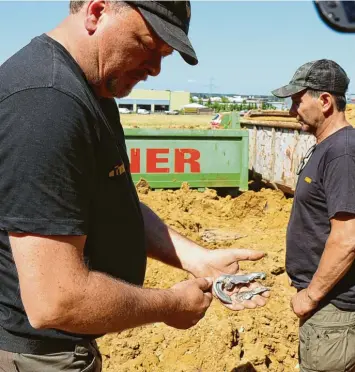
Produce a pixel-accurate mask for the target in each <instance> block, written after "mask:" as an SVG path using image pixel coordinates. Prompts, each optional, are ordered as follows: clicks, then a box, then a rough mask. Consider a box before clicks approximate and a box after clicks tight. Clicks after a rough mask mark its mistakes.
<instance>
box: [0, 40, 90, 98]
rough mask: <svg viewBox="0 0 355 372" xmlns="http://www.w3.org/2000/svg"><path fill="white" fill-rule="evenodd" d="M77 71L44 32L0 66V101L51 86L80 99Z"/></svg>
mask: <svg viewBox="0 0 355 372" xmlns="http://www.w3.org/2000/svg"><path fill="white" fill-rule="evenodd" d="M79 75H80V74H79V73H78V71H74V70H73V67H72V66H71V65H70V63H68V60H67V59H66V58H65V56H63V54H62V53H60V50H58V48H56V47H55V45H54V44H53V43H51V42H48V37H47V39H46V38H45V35H41V36H39V37H36V38H34V39H32V40H31V42H30V43H28V44H27V45H25V46H24V47H23V48H22V49H20V50H19V51H18V52H16V53H15V54H14V55H13V56H11V57H10V58H9V59H8V60H7V61H6V62H4V63H3V65H1V66H0V81H1V86H0V102H1V101H3V100H5V99H6V98H8V97H10V96H11V95H13V94H16V93H18V92H23V91H26V90H28V91H30V90H32V89H41V88H46V89H48V88H54V89H57V90H59V91H62V92H64V93H71V95H72V96H73V97H75V96H76V97H79V98H81V100H83V97H85V95H84V94H82V92H83V90H84V89H83V87H82V82H81V81H80V76H79Z"/></svg>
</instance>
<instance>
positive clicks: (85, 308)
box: [39, 272, 176, 334]
mask: <svg viewBox="0 0 355 372" xmlns="http://www.w3.org/2000/svg"><path fill="white" fill-rule="evenodd" d="M68 299H69V301H68V300H67V301H66V303H64V304H62V306H60V309H57V310H56V312H54V313H53V315H54V317H53V318H52V319H47V320H46V321H45V324H41V325H40V327H39V328H56V329H60V330H63V331H67V332H73V333H81V334H103V333H111V332H120V331H123V330H125V329H129V328H133V327H137V326H141V325H143V324H148V323H155V322H164V321H165V319H167V317H169V316H171V314H172V313H173V312H174V310H175V302H176V300H175V299H174V297H173V295H172V293H171V291H169V290H156V289H143V288H140V287H136V286H132V285H129V284H127V283H124V282H121V281H118V280H116V279H114V278H111V277H109V276H107V275H105V274H101V273H98V272H89V273H88V277H87V280H86V281H85V282H82V283H77V285H76V287H75V290H74V291H73V295H72V296H70V297H68Z"/></svg>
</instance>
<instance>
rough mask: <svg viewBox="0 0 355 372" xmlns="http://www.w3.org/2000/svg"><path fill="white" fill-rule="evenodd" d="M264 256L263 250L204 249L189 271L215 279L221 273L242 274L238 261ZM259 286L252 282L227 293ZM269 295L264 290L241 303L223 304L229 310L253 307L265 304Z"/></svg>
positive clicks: (258, 258)
mask: <svg viewBox="0 0 355 372" xmlns="http://www.w3.org/2000/svg"><path fill="white" fill-rule="evenodd" d="M264 256H265V254H264V252H260V251H254V250H251V249H238V248H231V249H216V250H207V249H206V250H205V252H204V256H203V258H202V259H201V261H200V265H199V266H197V267H196V268H195V269H194V270H193V271H191V273H192V274H193V275H194V276H196V277H198V276H201V277H206V276H209V277H212V278H213V279H216V278H217V277H218V276H220V275H222V274H242V273H240V272H239V261H257V260H260V259H261V258H263V257H264ZM257 287H260V284H258V283H256V282H253V283H250V284H248V285H245V286H242V287H239V288H236V289H235V290H234V291H232V292H230V293H229V294H232V293H236V292H241V291H246V290H251V289H253V288H257ZM269 296H270V292H264V293H263V294H262V295H257V296H254V297H253V298H252V299H251V300H247V301H243V303H236V302H233V304H231V305H228V304H224V306H226V307H227V308H228V309H230V310H243V309H254V308H256V307H262V306H265V304H266V299H267V298H268V297H269Z"/></svg>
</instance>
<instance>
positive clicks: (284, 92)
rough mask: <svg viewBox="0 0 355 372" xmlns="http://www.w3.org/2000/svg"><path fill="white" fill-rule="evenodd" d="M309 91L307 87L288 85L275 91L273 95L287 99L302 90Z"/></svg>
mask: <svg viewBox="0 0 355 372" xmlns="http://www.w3.org/2000/svg"><path fill="white" fill-rule="evenodd" d="M305 89H307V87H304V86H301V85H295V84H287V85H284V86H283V87H281V88H279V89H275V90H273V91H272V92H271V93H272V94H273V95H274V96H276V97H278V98H287V97H291V96H293V95H294V94H297V93H299V92H302V90H305Z"/></svg>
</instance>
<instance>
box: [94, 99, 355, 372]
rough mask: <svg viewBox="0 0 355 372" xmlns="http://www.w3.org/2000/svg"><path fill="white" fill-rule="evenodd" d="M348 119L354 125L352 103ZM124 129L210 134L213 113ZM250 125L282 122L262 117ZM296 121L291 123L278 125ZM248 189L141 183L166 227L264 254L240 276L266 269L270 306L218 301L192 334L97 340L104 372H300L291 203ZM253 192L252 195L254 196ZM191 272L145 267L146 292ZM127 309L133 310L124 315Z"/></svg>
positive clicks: (151, 120)
mask: <svg viewBox="0 0 355 372" xmlns="http://www.w3.org/2000/svg"><path fill="white" fill-rule="evenodd" d="M346 117H347V120H348V121H349V122H350V123H351V124H352V125H354V126H355V105H348V107H347V111H346ZM121 119H122V123H123V125H124V126H126V127H167V128H189V129H192V128H198V129H208V128H210V125H209V121H210V120H211V116H210V115H208V116H206V115H186V116H184V115H177V116H167V115H122V116H121ZM251 120H256V121H258V120H262V121H264V120H271V121H272V120H277V121H280V118H277V117H268V116H266V117H257V118H254V119H253V118H251ZM290 120H291V121H292V120H293V121H294V120H295V119H291V118H286V120H284V119H281V121H286V122H287V121H290ZM254 186H255V185H254V184H252V183H251V184H250V191H247V192H245V193H242V194H240V195H238V196H237V197H231V196H230V195H227V196H219V195H218V194H217V192H216V191H215V190H212V189H206V190H205V191H204V192H199V191H197V190H190V189H189V187H188V185H183V187H182V188H181V189H179V190H175V191H173V190H165V191H157V190H155V191H152V190H150V188H149V185H147V184H146V183H145V182H144V181H142V182H139V184H138V185H137V189H138V192H139V196H140V199H141V200H142V201H143V202H144V203H146V204H147V205H149V206H150V207H151V208H152V209H153V210H154V211H155V212H156V213H157V214H158V215H159V216H160V217H161V218H162V219H163V220H164V221H165V222H166V223H167V224H168V225H170V226H171V227H173V228H174V229H176V230H177V231H179V232H180V233H181V234H183V235H185V236H187V237H188V238H190V239H193V240H194V241H196V242H198V243H199V244H201V245H203V246H204V247H206V248H208V249H217V248H221V249H226V248H229V247H239V248H251V249H257V250H262V251H264V252H266V253H267V256H266V257H265V258H263V259H262V260H260V261H257V262H243V263H241V270H243V271H264V272H266V274H267V278H266V280H265V282H264V283H263V284H265V285H267V286H269V287H271V288H272V290H271V297H270V299H269V301H268V303H267V305H266V306H265V307H263V308H259V309H255V310H244V311H240V312H233V311H230V310H228V309H226V308H225V307H224V306H223V305H222V304H221V303H220V302H219V301H218V300H216V299H214V300H213V302H212V305H211V307H210V308H209V310H208V311H207V313H206V316H205V317H204V318H203V319H202V320H201V321H200V322H199V323H198V324H197V325H196V326H195V327H193V328H191V329H189V330H176V329H173V328H171V327H168V326H166V325H165V324H163V323H158V324H152V325H147V326H144V327H139V328H136V329H130V330H127V331H124V332H122V333H121V334H110V335H106V336H104V337H103V338H101V339H99V340H98V344H99V348H100V351H101V353H102V355H103V362H104V365H103V372H118V371H119V372H131V371H139V372H170V371H174V372H253V371H257V372H263V371H274V372H287V371H291V372H292V371H298V370H299V368H298V360H297V347H298V332H297V329H298V321H297V318H296V316H295V315H294V314H293V313H292V311H291V309H290V298H291V296H292V295H293V294H294V293H295V289H294V288H293V287H291V286H290V285H289V281H288V278H287V274H286V272H285V235H286V227H287V223H288V219H289V215H290V211H291V206H292V198H291V197H289V198H288V197H286V196H285V195H284V194H283V193H282V192H281V191H276V190H271V189H266V188H262V189H260V188H259V187H258V186H257V187H254ZM252 190H255V191H252ZM188 277H189V276H188V274H187V273H185V272H183V271H181V270H177V269H174V268H171V267H169V266H167V265H164V264H162V263H159V262H157V261H155V260H149V261H148V267H147V274H146V280H145V283H144V285H145V287H150V288H169V287H171V286H173V285H174V284H175V283H177V282H179V281H182V280H185V279H187V278H188ZM127 311H130V310H129V309H127Z"/></svg>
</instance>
